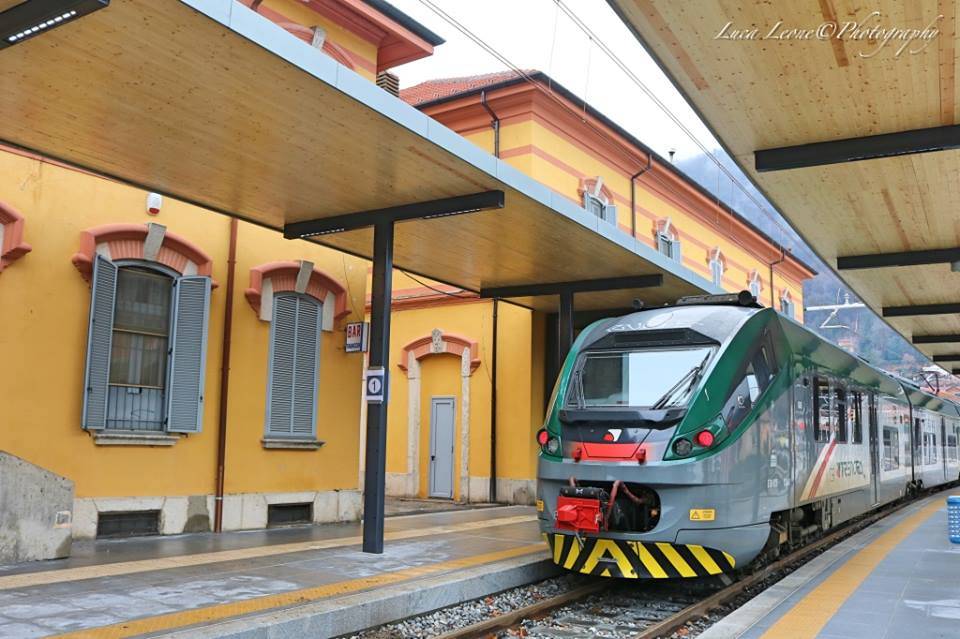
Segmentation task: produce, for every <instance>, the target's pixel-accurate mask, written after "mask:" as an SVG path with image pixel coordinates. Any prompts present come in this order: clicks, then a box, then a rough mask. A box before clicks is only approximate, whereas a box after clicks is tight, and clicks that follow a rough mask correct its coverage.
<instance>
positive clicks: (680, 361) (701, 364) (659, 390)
mask: <svg viewBox="0 0 960 639" xmlns="http://www.w3.org/2000/svg"><path fill="white" fill-rule="evenodd" d="M715 350H716V349H715V348H714V347H712V346H696V347H685V348H664V349H644V350H633V351H619V352H610V351H594V352H590V351H588V352H586V353H585V354H584V356H583V358H582V359H581V362H580V365H579V367H578V369H577V374H576V383H574V384H571V388H570V394H569V396H568V398H567V404H568V405H571V406H578V407H581V408H613V407H632V408H654V409H659V408H669V407H672V406H685V405H686V403H687V402H688V401H689V399H690V395H691V394H692V392H693V390H694V388H696V386H697V381H699V379H700V377H701V375H702V372H703V369H704V368H705V367H706V365H707V362H708V361H709V359H710V356H711V355H712V354H713V352H714V351H715Z"/></svg>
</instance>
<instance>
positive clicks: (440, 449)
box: [429, 397, 456, 499]
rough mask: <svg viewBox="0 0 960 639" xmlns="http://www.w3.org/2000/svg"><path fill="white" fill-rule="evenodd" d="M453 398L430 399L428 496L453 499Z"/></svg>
mask: <svg viewBox="0 0 960 639" xmlns="http://www.w3.org/2000/svg"><path fill="white" fill-rule="evenodd" d="M454 405H455V401H454V398H453V397H432V398H430V493H429V494H430V496H431V497H446V498H447V499H450V498H452V497H453V438H454V434H453V431H454V418H455V415H456V413H455V412H454Z"/></svg>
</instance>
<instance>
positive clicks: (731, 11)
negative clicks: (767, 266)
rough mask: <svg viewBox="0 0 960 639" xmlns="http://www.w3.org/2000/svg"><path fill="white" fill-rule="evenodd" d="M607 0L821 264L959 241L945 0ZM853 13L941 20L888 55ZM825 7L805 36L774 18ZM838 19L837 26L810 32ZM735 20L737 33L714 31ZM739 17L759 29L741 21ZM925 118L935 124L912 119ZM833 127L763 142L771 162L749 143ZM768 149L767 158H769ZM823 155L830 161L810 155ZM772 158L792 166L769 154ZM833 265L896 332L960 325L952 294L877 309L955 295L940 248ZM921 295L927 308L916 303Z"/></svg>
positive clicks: (909, 24) (864, 18) (949, 8)
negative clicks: (911, 258)
mask: <svg viewBox="0 0 960 639" xmlns="http://www.w3.org/2000/svg"><path fill="white" fill-rule="evenodd" d="M610 4H611V5H612V6H613V8H614V9H615V10H616V11H617V12H618V13H619V14H620V16H621V18H622V19H623V20H624V22H625V23H626V24H627V26H628V27H629V28H631V29H632V30H633V32H634V33H635V34H636V36H637V37H638V38H639V39H640V41H641V42H642V43H643V44H644V45H645V46H646V48H647V49H648V51H650V52H651V54H652V55H653V56H654V57H655V58H656V59H657V60H658V62H659V63H660V65H661V66H662V67H663V69H664V70H665V71H666V73H667V74H668V75H669V76H670V77H671V78H672V79H673V81H674V83H675V84H676V85H677V87H678V88H679V89H680V90H681V92H682V93H684V94H685V95H686V97H687V99H688V100H689V101H690V103H691V104H692V105H693V107H694V108H695V109H696V110H697V111H698V112H699V113H700V115H701V116H702V118H703V119H704V121H705V122H707V124H708V126H710V127H711V129H712V130H713V132H714V134H715V135H716V136H717V138H718V139H719V140H721V143H722V144H723V145H724V146H725V147H726V148H727V150H728V151H729V152H730V154H731V155H732V156H733V157H735V158H736V160H737V161H738V163H739V164H740V165H741V166H742V167H743V168H744V169H745V171H746V172H747V173H748V175H749V176H750V177H751V178H752V179H753V180H754V181H755V183H756V184H757V185H758V186H759V187H760V188H761V189H762V190H763V191H764V192H765V194H766V195H767V197H768V198H769V199H770V201H771V202H772V203H773V204H774V205H775V206H776V207H777V208H778V209H779V210H780V212H781V213H782V214H783V215H784V216H785V217H786V219H787V220H788V221H789V222H790V223H791V224H792V225H793V227H794V228H795V229H796V230H797V231H798V232H799V233H800V235H801V236H802V237H803V238H804V239H805V240H806V241H807V242H808V243H809V244H810V245H811V246H812V247H813V249H814V250H815V251H816V252H817V253H818V254H819V255H820V257H821V258H822V259H823V260H824V261H826V262H827V263H828V264H830V265H831V266H832V267H837V258H838V257H846V256H859V255H876V254H882V255H886V254H890V253H902V252H915V251H927V250H929V249H941V248H948V249H954V248H958V247H960V213H958V207H960V151H958V150H956V149H957V148H958V147H957V144H956V140H955V139H956V138H958V137H960V131H958V129H955V128H953V127H954V125H957V124H958V123H960V119H958V118H960V99H958V97H960V96H958V89H957V82H956V73H955V69H956V66H957V55H958V50H957V41H956V33H957V28H956V27H957V24H956V20H957V10H956V9H957V7H956V2H955V1H954V0H939V1H938V0H917V1H912V2H902V1H896V0H876V1H875V2H872V3H867V4H864V3H862V2H856V1H853V0H820V1H819V2H814V1H813V0H804V1H802V2H760V1H757V0H753V1H749V2H727V1H724V0H699V1H698V2H696V3H684V2H675V1H673V0H610ZM874 11H878V12H879V14H873V13H872V12H874ZM941 15H942V18H938V16H941ZM851 21H856V22H858V23H859V25H860V27H861V29H863V30H866V29H870V28H872V27H874V26H881V27H885V28H888V27H893V28H904V29H917V30H922V29H924V28H925V27H928V28H937V29H939V33H938V34H936V35H934V36H932V37H930V38H929V39H928V40H924V39H921V38H917V39H915V40H912V41H911V42H910V43H908V44H907V46H906V47H905V48H904V50H903V51H901V52H900V53H899V55H898V54H897V51H898V49H900V47H901V45H902V44H903V41H902V40H899V39H894V40H890V41H888V42H887V43H886V44H884V42H883V38H884V35H883V34H882V33H880V32H878V31H874V32H873V33H872V35H873V36H874V37H873V38H870V37H869V36H870V35H871V34H870V33H867V32H866V31H863V30H861V31H859V32H858V31H856V30H855V29H854V27H853V26H852V25H849V24H846V23H849V22H851ZM728 23H730V24H728ZM824 23H833V24H834V25H836V27H835V28H834V27H831V26H826V27H823V28H822V29H823V30H822V31H820V32H819V33H817V32H816V31H814V32H813V34H812V35H811V36H810V38H809V39H802V35H801V34H800V32H796V35H794V33H787V30H788V29H814V30H816V29H817V28H818V27H820V25H822V24H824ZM845 26H846V30H845V31H844V32H843V35H842V36H841V37H839V38H838V37H836V36H835V35H834V37H826V38H825V39H819V38H820V37H823V36H825V35H827V36H829V34H830V33H834V34H836V33H838V32H839V31H840V29H843V28H844V27H845ZM725 27H726V28H725ZM735 29H740V30H743V31H744V32H746V34H747V35H748V37H747V38H746V39H739V40H734V39H726V38H724V37H723V35H724V34H725V35H731V34H733V30H735ZM751 29H756V30H757V31H756V33H755V35H754V36H753V37H749V32H750V30H751ZM771 30H773V34H771V33H770V32H771ZM858 33H859V34H861V37H859V38H858V37H857V34H858ZM928 33H930V32H929V31H928ZM778 35H790V36H793V37H794V38H795V39H786V40H784V39H778V38H777V36H778ZM718 36H719V37H718ZM766 36H769V37H766ZM798 38H799V39H798ZM932 127H949V128H944V129H937V130H936V131H932V132H928V133H927V134H921V133H916V131H917V130H922V129H929V128H932ZM903 132H906V133H905V134H904V135H901V136H893V137H892V138H889V139H887V138H882V139H875V138H874V139H866V140H864V139H863V138H865V137H868V136H875V135H879V134H890V133H903ZM837 140H850V142H848V143H846V144H845V145H827V146H821V147H814V148H803V147H801V148H799V149H797V148H787V149H782V150H780V151H777V152H776V153H768V154H766V155H764V154H761V155H760V163H761V168H763V169H771V170H764V171H758V170H757V165H756V162H755V161H756V159H757V158H756V156H755V153H756V152H757V151H761V150H769V149H781V148H782V147H795V146H797V145H807V144H810V143H818V142H830V141H837ZM887 143H889V144H887ZM885 145H886V146H885ZM930 149H937V150H930ZM917 151H928V152H917ZM834 153H838V155H836V156H834V155H833V154H834ZM897 153H902V154H897ZM874 156H879V157H874ZM856 158H870V159H856ZM767 160H771V161H776V162H775V163H774V164H773V165H772V167H771V166H770V165H765V162H766V161H767ZM828 160H829V161H837V160H840V161H838V162H837V163H829V164H824V163H823V162H826V161H828ZM781 161H792V162H793V163H794V164H793V165H794V166H797V164H798V163H799V165H800V167H799V168H781V167H782V166H785V164H779V162H781ZM949 255H952V253H949V254H948V257H949ZM888 257H889V256H888ZM927 257H929V254H927ZM941 257H942V256H941ZM958 258H960V255H958V256H957V257H956V258H954V259H958ZM880 261H881V262H893V263H897V262H899V263H904V261H905V259H904V258H903V256H900V257H893V258H891V259H884V258H880ZM841 265H843V261H842V260H841ZM958 266H960V265H958ZM839 273H840V275H841V277H843V278H844V279H845V280H846V281H847V282H848V283H849V284H850V286H851V287H852V288H853V290H854V291H855V292H856V293H857V294H858V295H859V296H860V297H861V298H863V300H864V301H865V302H866V303H867V304H868V305H869V306H870V307H871V308H873V309H874V310H876V311H877V312H878V313H880V314H882V315H884V317H885V319H886V321H887V322H889V323H890V324H891V325H892V326H893V327H894V328H895V329H896V330H898V331H899V332H900V333H901V334H903V335H904V336H905V337H906V338H907V339H908V340H909V339H912V338H914V337H916V336H924V335H949V336H952V337H955V338H956V339H957V340H960V336H958V334H960V306H956V307H949V306H939V307H935V308H933V309H930V308H927V309H922V308H921V309H909V310H906V311H899V312H898V311H891V310H890V308H891V307H904V306H907V307H915V306H924V305H939V304H950V303H960V273H956V272H953V271H951V267H950V264H949V263H948V261H945V260H944V259H941V260H940V261H939V262H938V263H933V264H925V265H912V266H886V267H880V268H869V269H863V268H858V269H846V268H844V269H842V270H840V271H839ZM931 310H935V311H937V312H936V313H935V314H927V312H928V311H931ZM914 311H917V312H914ZM921 311H922V313H921ZM900 313H905V314H900ZM918 347H919V348H920V349H921V350H922V351H923V352H924V353H926V354H928V355H931V356H932V355H940V356H943V355H953V354H956V355H957V356H958V357H957V360H956V361H954V362H953V365H956V366H960V343H956V342H953V341H947V342H940V343H921V344H920V345H919V346H918ZM940 361H942V362H943V365H944V366H946V367H948V368H950V367H951V366H952V364H951V363H950V361H944V360H940ZM951 361H952V360H951Z"/></svg>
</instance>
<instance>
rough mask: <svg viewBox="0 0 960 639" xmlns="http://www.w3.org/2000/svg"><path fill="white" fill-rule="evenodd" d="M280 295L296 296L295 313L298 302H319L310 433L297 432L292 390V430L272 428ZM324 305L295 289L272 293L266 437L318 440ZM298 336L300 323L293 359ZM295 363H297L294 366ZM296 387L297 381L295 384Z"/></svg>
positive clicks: (317, 307)
mask: <svg viewBox="0 0 960 639" xmlns="http://www.w3.org/2000/svg"><path fill="white" fill-rule="evenodd" d="M281 298H290V299H296V300H297V309H296V310H295V311H294V313H295V317H296V314H297V311H298V310H299V305H300V304H301V303H302V302H303V301H306V302H308V303H310V304H313V305H314V306H316V309H317V327H316V342H315V343H316V356H315V363H314V367H313V368H314V370H313V379H314V384H313V397H312V398H311V418H310V433H309V434H306V433H302V432H301V433H298V432H294V410H293V408H294V406H295V404H296V401H297V400H296V396H295V394H294V392H293V390H291V395H290V430H289V432H282V431H278V430H273V429H272V428H271V426H272V421H271V415H272V413H271V406H272V404H273V384H274V367H275V365H276V334H277V326H278V325H279V322H278V321H277V315H276V313H277V308H278V306H279V304H278V301H279V300H280V299H281ZM323 307H324V302H321V301H320V300H318V299H316V298H314V297H312V296H310V295H307V294H305V293H296V292H294V291H280V292H277V293H274V294H273V300H272V308H273V316H272V317H271V320H270V336H269V346H268V349H267V393H266V406H265V409H266V410H265V417H264V426H263V437H264V439H265V440H293V441H304V440H307V441H317V438H318V427H317V419H318V416H319V408H320V392H319V391H320V360H321V355H322V351H323ZM298 336H299V325H298V324H297V325H296V326H295V327H294V340H295V341H294V344H293V346H292V352H293V357H294V361H295V358H296V339H297V337H298ZM295 367H296V364H295V363H294V369H295ZM292 374H293V375H295V374H296V373H295V370H294V371H292ZM294 388H295V385H294Z"/></svg>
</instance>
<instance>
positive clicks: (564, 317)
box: [557, 289, 573, 370]
mask: <svg viewBox="0 0 960 639" xmlns="http://www.w3.org/2000/svg"><path fill="white" fill-rule="evenodd" d="M558 328H559V330H558V331H557V347H558V348H557V350H558V352H557V355H558V357H557V364H558V365H559V366H560V369H561V370H562V369H563V361H564V360H565V359H567V353H569V352H570V348H571V347H572V346H573V291H572V290H569V289H568V290H565V291H563V292H561V293H560V317H559V325H558Z"/></svg>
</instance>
